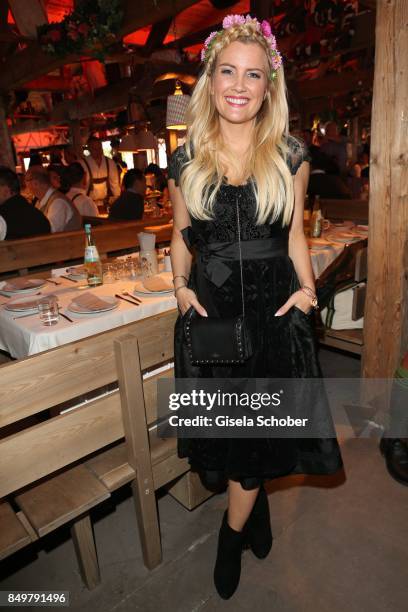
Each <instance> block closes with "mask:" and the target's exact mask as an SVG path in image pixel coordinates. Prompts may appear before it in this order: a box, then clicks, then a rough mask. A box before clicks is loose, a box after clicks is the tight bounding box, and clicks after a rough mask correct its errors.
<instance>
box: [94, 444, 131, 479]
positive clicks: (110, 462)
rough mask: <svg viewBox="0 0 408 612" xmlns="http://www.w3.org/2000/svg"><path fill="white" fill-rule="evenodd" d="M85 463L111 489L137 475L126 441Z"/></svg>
mask: <svg viewBox="0 0 408 612" xmlns="http://www.w3.org/2000/svg"><path fill="white" fill-rule="evenodd" d="M84 465H86V467H87V468H88V469H90V470H91V471H92V472H93V473H94V474H95V476H97V477H98V478H99V480H101V482H103V484H104V485H105V487H106V488H107V489H109V491H115V490H116V489H118V488H119V487H121V486H122V485H124V484H126V483H127V482H130V481H131V480H133V479H134V478H135V477H136V472H135V470H134V469H133V468H131V467H130V465H129V463H128V460H127V451H126V444H125V443H124V442H122V443H120V444H117V445H116V446H114V447H113V448H109V449H108V450H106V451H103V452H101V453H98V454H97V455H96V456H95V457H92V459H89V460H88V461H86V462H85V464H84Z"/></svg>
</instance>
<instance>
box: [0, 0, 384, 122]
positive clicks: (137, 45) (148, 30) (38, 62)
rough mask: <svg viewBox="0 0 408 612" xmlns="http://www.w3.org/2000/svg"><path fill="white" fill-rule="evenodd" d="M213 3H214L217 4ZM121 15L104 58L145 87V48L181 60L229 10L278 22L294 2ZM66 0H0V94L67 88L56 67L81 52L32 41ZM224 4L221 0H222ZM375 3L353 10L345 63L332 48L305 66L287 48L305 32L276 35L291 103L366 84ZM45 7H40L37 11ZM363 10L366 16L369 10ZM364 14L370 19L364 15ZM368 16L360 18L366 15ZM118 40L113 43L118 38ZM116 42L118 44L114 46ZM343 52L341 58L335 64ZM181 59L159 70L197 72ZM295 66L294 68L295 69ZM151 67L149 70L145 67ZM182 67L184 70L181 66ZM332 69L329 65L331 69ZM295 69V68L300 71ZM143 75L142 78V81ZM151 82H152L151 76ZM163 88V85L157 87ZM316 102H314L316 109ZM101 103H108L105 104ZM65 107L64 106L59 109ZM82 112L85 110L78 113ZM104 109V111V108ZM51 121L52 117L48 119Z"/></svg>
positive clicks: (136, 4)
mask: <svg viewBox="0 0 408 612" xmlns="http://www.w3.org/2000/svg"><path fill="white" fill-rule="evenodd" d="M219 2H220V0H218V3H219ZM122 3H123V7H124V11H125V18H124V22H123V27H122V28H121V32H120V35H119V36H118V45H117V46H116V48H114V49H113V51H112V54H111V55H110V57H109V58H108V62H116V63H122V64H123V63H129V62H130V63H131V64H132V65H133V67H135V66H136V68H137V67H138V68H137V69H136V74H139V77H140V84H141V85H143V86H144V87H146V86H147V85H146V84H147V83H148V82H149V83H150V86H151V84H152V83H153V80H154V78H156V77H157V76H159V74H160V65H161V64H160V61H158V60H157V59H155V60H153V57H154V56H152V53H153V52H156V56H157V51H163V50H166V49H167V50H169V49H171V48H176V50H177V51H181V50H183V53H187V56H186V57H184V60H186V59H187V60H189V61H191V60H194V59H196V56H194V53H195V54H197V53H198V52H199V50H200V48H201V45H202V41H203V40H204V39H205V37H206V36H207V35H208V33H209V32H210V31H211V30H213V29H215V28H217V27H219V25H220V24H221V22H222V19H223V17H224V16H225V15H227V14H229V13H243V14H246V13H251V14H254V15H257V16H258V18H264V17H269V18H270V17H272V15H274V18H275V21H274V24H275V23H278V22H279V20H280V18H281V17H285V13H284V12H282V11H284V9H285V7H292V8H291V9H290V10H294V9H293V7H295V6H296V2H294V0H240V1H238V2H235V3H234V2H229V5H230V6H229V7H228V8H225V9H223V10H219V9H217V8H214V4H217V1H216V0H214V2H212V1H211V0H199V1H197V0H122ZM73 4H74V2H73V0H29V1H28V0H8V1H7V0H0V62H1V63H2V65H0V94H1V92H3V93H7V92H10V91H13V90H18V89H26V90H36V91H49V92H55V91H60V92H65V91H67V88H68V87H69V77H68V80H67V74H69V72H68V73H67V71H66V69H64V65H65V66H66V65H75V63H80V62H82V61H83V60H84V58H83V57H78V56H69V57H65V58H63V59H62V58H59V57H53V56H50V55H47V54H45V53H44V52H43V51H42V50H41V48H40V46H39V44H38V43H37V41H36V38H35V32H36V26H37V25H40V24H41V23H44V22H47V21H48V22H55V21H60V20H61V19H62V18H63V17H64V16H65V14H67V13H69V12H70V11H71V10H72V8H73ZM227 4H228V2H227V1H226V0H225V2H224V5H227ZM374 7H375V0H360V8H361V9H362V10H363V11H364V10H365V9H368V11H366V12H365V13H363V15H362V19H360V22H359V25H358V28H357V29H358V32H356V35H355V37H354V40H355V44H354V47H353V49H351V52H352V51H353V50H354V51H356V53H357V56H358V57H357V60H356V61H355V62H354V64H353V61H354V60H352V53H351V52H350V51H348V50H346V51H343V50H337V49H336V50H335V52H334V53H332V54H331V56H330V54H328V55H327V56H326V57H324V58H320V57H319V56H318V55H317V56H313V55H312V56H311V57H310V61H309V63H308V62H307V61H306V63H305V61H304V57H303V59H302V60H299V62H297V60H296V61H294V60H293V49H294V48H295V47H296V45H299V44H300V41H302V40H303V39H304V37H305V34H293V35H288V36H284V37H282V38H279V46H280V49H281V50H282V51H283V54H284V57H291V58H292V59H290V60H289V61H288V62H285V63H286V68H285V72H286V75H287V77H288V80H289V81H290V86H289V89H290V91H291V92H292V94H293V97H294V98H295V101H296V100H297V106H298V107H301V106H302V105H303V101H306V100H308V99H317V98H323V99H326V105H327V98H328V94H330V96H331V98H333V96H336V95H338V96H344V94H345V90H347V89H348V90H349V91H351V90H353V89H355V88H360V89H361V88H367V87H370V85H371V82H372V62H371V63H370V56H372V50H373V45H374V29H373V27H372V25H373V20H372V16H373V11H372V9H373V8H374ZM44 9H45V10H44ZM370 11H371V13H370ZM370 15H371V17H370ZM367 16H368V19H367ZM120 41H121V42H120ZM122 45H124V46H122ZM342 54H344V58H343V60H341V61H339V57H340V58H341V56H342ZM349 59H350V60H352V61H350V62H349V63H350V67H352V73H350V72H349V74H345V73H342V74H338V76H337V78H336V71H337V67H336V66H337V65H338V66H340V68H339V70H341V69H342V68H341V63H343V64H344V65H345V66H346V69H347V60H349ZM180 61H183V60H182V58H181V57H180V56H179V58H178V59H177V58H176V63H174V62H173V64H172V63H171V61H169V62H165V61H163V62H162V70H163V72H175V71H177V70H181V72H182V71H183V70H184V71H186V72H189V71H190V72H191V74H193V75H194V74H197V70H198V62H197V61H192V63H191V64H188V62H187V63H186V62H184V64H182V65H180ZM296 63H298V64H299V66H300V65H301V64H302V66H301V71H300V72H299V69H298V68H299V66H296ZM150 64H152V66H153V68H152V67H151V66H150V68H149V65H150ZM304 64H305V65H304ZM189 66H190V68H189ZM333 66H335V67H334V70H333ZM302 71H303V72H302ZM149 79H150V80H149ZM152 79H153V80H152ZM129 84H133V85H134V84H135V81H134V78H133V80H131V82H130V83H129V82H127V83H126V84H125V82H123V85H124V86H125V85H126V90H125V89H124V88H123V89H122V91H121V88H120V85H119V86H117V85H115V87H112V88H111V89H112V91H113V90H114V94H112V95H113V98H112V100H115V103H118V107H120V106H123V105H126V96H127V91H128V89H129ZM163 91H164V90H163ZM101 94H103V98H102V99H103V100H109V99H110V94H109V91H106V92H101ZM102 99H101V100H99V101H98V100H97V101H96V103H92V102H91V103H90V101H89V100H88V101H87V104H86V107H85V109H84V111H83V112H82V111H78V109H74V110H75V112H74V110H73V108H72V104H71V106H70V103H69V102H68V101H67V102H64V105H63V106H60V107H59V108H57V109H56V112H55V111H53V114H52V115H51V116H50V117H49V120H51V121H52V120H57V118H58V121H61V120H62V118H65V119H67V118H70V117H72V113H74V114H75V116H76V117H83V116H84V112H87V111H91V110H93V109H94V108H95V109H96V108H98V109H99V108H101V103H102ZM322 104H323V105H324V104H325V103H324V101H323V102H320V106H322ZM108 106H110V107H111V106H112V105H111V104H110V105H108ZM67 109H68V110H67ZM86 109H87V110H86ZM106 110H109V109H106ZM53 118H54V119H53Z"/></svg>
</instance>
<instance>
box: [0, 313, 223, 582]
mask: <svg viewBox="0 0 408 612" xmlns="http://www.w3.org/2000/svg"><path fill="white" fill-rule="evenodd" d="M176 316H177V311H174V310H173V311H170V312H166V313H162V314H160V315H155V316H153V317H149V318H147V319H142V320H141V321H138V322H136V323H131V324H128V325H125V326H122V327H120V328H116V329H114V330H111V331H108V332H104V333H102V334H98V335H95V336H92V337H90V338H87V339H85V340H81V341H78V342H73V343H71V344H67V345H64V346H61V347H58V348H56V349H52V350H50V351H46V352H44V353H40V354H38V355H35V356H33V357H28V358H26V359H22V360H19V361H15V362H12V363H8V364H5V365H3V366H1V367H0V376H1V380H2V384H1V388H0V559H2V558H5V557H7V556H8V555H10V554H12V553H14V552H16V551H17V550H19V549H21V548H23V547H25V546H27V545H29V544H30V543H32V542H34V541H36V540H38V539H39V538H41V537H42V536H44V535H45V534H48V533H50V532H51V531H53V530H55V529H57V528H58V527H60V526H61V525H64V524H67V523H68V524H69V525H70V529H71V534H72V538H73V541H74V545H75V550H76V553H77V557H78V562H79V567H80V571H81V575H82V577H83V579H84V582H85V584H86V585H87V587H88V588H93V587H94V586H96V585H97V584H98V583H99V581H100V575H99V566H98V559H97V553H96V546H95V542H94V536H93V530H92V523H91V520H90V511H91V510H92V508H94V507H95V506H97V505H99V504H100V503H102V502H103V501H105V500H106V499H108V498H109V497H110V495H111V493H112V491H114V490H116V489H117V488H119V487H121V486H122V485H124V484H126V483H129V482H130V483H131V486H132V490H133V495H134V501H135V507H136V515H137V522H138V526H139V534H140V540H141V544H142V549H143V558H144V562H145V565H146V566H147V567H149V568H153V567H155V566H156V565H157V564H158V563H160V561H161V543H160V532H159V523H158V515H157V508H156V497H155V491H156V490H157V489H159V488H160V487H162V486H164V485H169V486H168V490H169V491H170V492H171V493H172V494H173V495H175V496H176V497H177V498H178V499H179V501H185V500H187V501H191V500H192V501H193V502H194V503H195V504H197V503H200V502H201V501H203V500H204V499H206V498H207V497H209V496H210V495H211V494H210V493H209V492H208V491H207V490H206V489H204V487H203V486H202V485H201V483H200V482H199V480H198V478H197V477H196V475H192V474H191V473H189V465H188V462H187V460H186V459H180V458H179V457H178V455H177V444H176V439H175V438H169V439H160V438H158V437H157V436H156V435H155V421H156V418H157V416H156V400H157V397H156V383H157V380H158V378H160V377H161V376H164V377H169V376H172V370H169V369H167V370H166V371H164V372H162V373H159V374H154V375H153V376H150V377H147V378H145V379H143V377H142V374H143V373H146V372H148V371H151V370H154V369H157V366H158V365H159V364H163V363H168V362H171V360H172V359H173V329H174V322H175V319H176ZM123 336H124V337H123ZM117 381H119V383H118V384H115V383H116V382H117ZM107 385H108V387H107ZM118 385H119V388H118ZM119 389H120V390H119ZM101 391H102V392H104V393H103V394H102V395H101ZM84 394H86V396H87V401H86V402H85V403H82V404H81V405H79V406H77V407H72V405H71V406H70V407H69V409H68V410H66V411H65V412H64V411H62V412H61V406H64V405H65V407H66V404H67V402H69V403H71V404H72V402H73V400H75V399H76V398H79V399H81V397H83V395H84ZM90 394H93V398H92V397H90ZM56 407H57V408H56ZM47 410H49V411H50V412H49V413H48V414H47V413H44V411H47ZM44 414H46V415H47V418H44ZM33 420H36V422H35V423H34V424H33ZM175 479H177V480H175ZM191 487H193V488H194V495H191V493H190V491H191ZM190 509H191V507H190Z"/></svg>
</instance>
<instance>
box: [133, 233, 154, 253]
mask: <svg viewBox="0 0 408 612" xmlns="http://www.w3.org/2000/svg"><path fill="white" fill-rule="evenodd" d="M137 237H138V239H139V245H140V250H141V251H153V250H154V247H155V245H156V234H151V233H150V232H139V233H138V235H137Z"/></svg>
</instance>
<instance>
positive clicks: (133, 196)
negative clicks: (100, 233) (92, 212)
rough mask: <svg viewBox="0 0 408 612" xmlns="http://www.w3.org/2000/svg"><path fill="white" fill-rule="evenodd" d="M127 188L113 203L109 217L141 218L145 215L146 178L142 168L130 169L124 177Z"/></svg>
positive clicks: (124, 184)
mask: <svg viewBox="0 0 408 612" xmlns="http://www.w3.org/2000/svg"><path fill="white" fill-rule="evenodd" d="M123 186H124V188H125V190H124V192H123V193H122V195H121V196H119V198H118V199H117V200H116V201H115V202H114V203H113V205H112V208H111V209H110V212H109V219H141V218H142V217H143V208H144V196H145V193H146V179H145V177H144V174H143V172H142V171H141V170H139V169H137V168H133V169H132V170H128V171H127V172H126V174H125V176H124V179H123Z"/></svg>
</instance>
